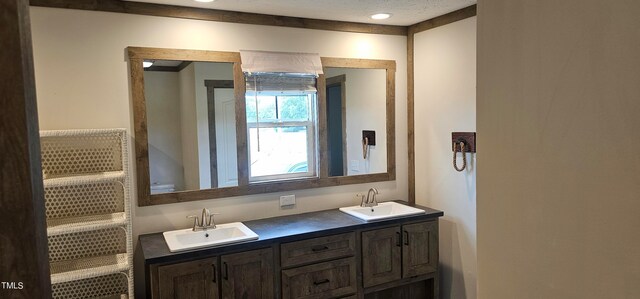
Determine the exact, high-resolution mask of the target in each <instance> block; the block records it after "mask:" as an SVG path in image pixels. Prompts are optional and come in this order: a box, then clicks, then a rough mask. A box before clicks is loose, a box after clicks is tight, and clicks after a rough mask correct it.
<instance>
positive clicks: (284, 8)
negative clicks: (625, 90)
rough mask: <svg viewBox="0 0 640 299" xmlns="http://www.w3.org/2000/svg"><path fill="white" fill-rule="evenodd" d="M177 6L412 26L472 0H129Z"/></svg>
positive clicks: (456, 8)
mask: <svg viewBox="0 0 640 299" xmlns="http://www.w3.org/2000/svg"><path fill="white" fill-rule="evenodd" d="M133 1H137V2H148V3H160V4H170V5H178V6H191V7H202V8H210V9H220V10H231V11H242V12H253V13H261V14H270V15H279V16H292V17H302V18H313V19H325V20H336V21H349V22H359V23H371V24H386V25H412V24H415V23H418V22H421V21H424V20H428V19H431V18H434V17H437V16H440V15H443V14H446V13H449V12H452V11H454V10H458V9H460V8H464V7H467V6H470V5H473V4H475V3H476V2H477V1H476V0H215V1H214V2H210V3H201V2H196V1H194V0H133ZM381 12H386V13H391V14H392V15H393V16H392V17H391V18H389V19H387V20H372V19H370V18H369V16H370V15H371V14H374V13H381Z"/></svg>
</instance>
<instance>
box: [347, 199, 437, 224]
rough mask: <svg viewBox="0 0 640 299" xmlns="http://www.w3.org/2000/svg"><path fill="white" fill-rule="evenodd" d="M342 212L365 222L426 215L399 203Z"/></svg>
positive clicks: (419, 210)
mask: <svg viewBox="0 0 640 299" xmlns="http://www.w3.org/2000/svg"><path fill="white" fill-rule="evenodd" d="M340 211H341V212H344V213H347V214H349V215H351V216H355V217H357V218H360V219H362V220H364V221H376V220H385V219H390V218H398V217H403V216H409V215H419V214H424V213H425V211H424V210H421V209H416V208H413V207H410V206H406V205H403V204H399V203H397V202H381V203H379V204H378V205H377V206H374V207H361V206H353V207H344V208H340Z"/></svg>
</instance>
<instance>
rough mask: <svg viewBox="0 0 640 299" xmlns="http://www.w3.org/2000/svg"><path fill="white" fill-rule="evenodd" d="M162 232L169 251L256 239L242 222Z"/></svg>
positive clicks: (254, 234)
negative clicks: (204, 228) (202, 228)
mask: <svg viewBox="0 0 640 299" xmlns="http://www.w3.org/2000/svg"><path fill="white" fill-rule="evenodd" d="M162 234H163V235H164V240H165V241H166V242H167V245H168V246H169V250H170V251H171V252H177V251H183V250H189V249H196V248H203V247H210V246H218V245H224V244H231V243H237V242H242V241H248V240H256V239H258V235H257V234H256V233H254V232H253V231H252V230H251V229H249V228H248V227H247V226H245V225H244V224H242V222H233V223H225V224H219V225H217V226H216V228H209V229H207V230H199V231H195V232H194V231H193V230H192V229H190V228H187V229H179V230H173V231H168V232H164V233H162Z"/></svg>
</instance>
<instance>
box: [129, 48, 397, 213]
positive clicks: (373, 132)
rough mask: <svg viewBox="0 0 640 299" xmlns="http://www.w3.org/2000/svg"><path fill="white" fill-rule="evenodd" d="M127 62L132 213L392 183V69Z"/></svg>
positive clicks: (215, 60)
mask: <svg viewBox="0 0 640 299" xmlns="http://www.w3.org/2000/svg"><path fill="white" fill-rule="evenodd" d="M128 54H129V64H130V73H131V88H132V101H133V107H134V130H135V136H134V138H135V152H136V176H137V187H138V188H137V189H138V204H139V205H140V206H146V205H155V204H166V203H176V202H183V201H192V200H202V199H211V198H220V197H229V196H238V195H246V194H257V193H265V192H278V191H289V190H296V189H307V188H316V187H328V186H337V185H344V184H358V183H368V182H376V181H388V180H395V136H394V134H395V62H394V61H389V60H368V59H346V58H324V57H323V58H321V61H322V65H323V71H324V74H323V75H320V76H318V77H316V76H299V75H298V76H293V75H292V76H289V75H287V76H284V77H282V76H273V77H265V76H262V77H251V76H247V77H245V74H243V73H242V69H241V64H240V63H241V61H240V54H239V53H237V52H215V51H195V50H177V49H158V48H137V47H130V48H128ZM283 80H284V81H285V82H287V86H293V88H289V89H286V90H283V89H282V88H281V87H278V88H269V86H276V85H274V84H276V83H278V82H283ZM278 84H279V83H278ZM277 86H280V85H277ZM258 87H260V88H258Z"/></svg>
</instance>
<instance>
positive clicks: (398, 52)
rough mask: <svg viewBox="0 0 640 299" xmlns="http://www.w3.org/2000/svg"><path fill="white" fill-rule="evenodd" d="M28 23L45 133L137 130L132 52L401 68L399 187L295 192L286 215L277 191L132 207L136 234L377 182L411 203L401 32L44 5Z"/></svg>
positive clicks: (339, 201) (302, 207)
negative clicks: (282, 54) (282, 55)
mask: <svg viewBox="0 0 640 299" xmlns="http://www.w3.org/2000/svg"><path fill="white" fill-rule="evenodd" d="M31 26H32V27H31V29H32V33H33V46H34V60H35V74H36V91H37V94H38V111H39V120H40V128H42V129H67V128H109V127H124V128H127V129H128V130H129V132H132V118H133V116H132V109H131V97H130V91H129V87H130V86H129V74H128V64H127V59H126V54H125V53H126V52H125V48H126V47H127V46H146V47H164V48H181V49H205V50H217V51H238V50H239V49H252V50H272V51H291V52H316V53H320V55H321V56H327V57H347V58H373V59H391V60H395V61H396V63H397V72H396V119H397V122H396V152H397V153H399V154H398V159H397V165H396V166H397V167H396V169H397V180H396V181H393V182H382V183H373V184H364V185H349V186H340V187H331V188H321V189H310V190H300V191H296V192H290V193H294V194H296V196H297V206H296V208H294V209H286V210H281V209H280V208H279V204H278V202H279V200H278V197H279V195H281V194H260V195H253V196H241V197H233V198H224V199H216V200H206V201H197V202H190V203H180V204H170V205H162V206H153V207H136V208H135V209H134V210H133V213H134V217H135V218H134V225H133V230H134V235H135V236H136V237H137V235H138V234H142V233H149V232H158V231H165V230H171V229H176V228H185V227H188V226H189V222H188V221H187V219H185V216H187V215H190V214H196V213H197V212H198V210H199V209H201V208H203V207H209V208H212V209H213V210H214V211H216V212H219V213H222V214H221V215H220V216H219V217H218V220H219V221H220V222H230V221H244V220H249V219H256V218H265V217H271V216H276V215H283V214H293V213H300V212H307V211H314V210H322V209H329V208H336V207H339V206H344V205H352V204H356V201H355V199H354V194H355V193H357V192H363V191H366V190H367V189H368V188H369V187H372V186H376V187H378V188H379V190H380V192H381V194H380V199H381V200H391V199H405V200H406V198H407V160H406V159H405V158H403V155H402V153H406V152H407V126H406V122H404V121H402V120H403V119H405V118H406V111H407V105H406V103H407V95H406V85H407V81H406V75H405V74H406V61H407V57H406V37H404V36H387V35H374V34H359V33H346V32H332V31H320V30H308V29H297V28H283V27H269V26H257V25H243V24H230V23H215V22H207V21H198V20H185V19H175V18H162V17H150V16H138V15H129V14H117V13H106V12H92V11H76V10H66V9H52V8H40V7H32V8H31ZM183 137H184V135H183ZM132 157H133V156H132ZM132 161H133V160H132ZM134 191H135V190H134Z"/></svg>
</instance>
